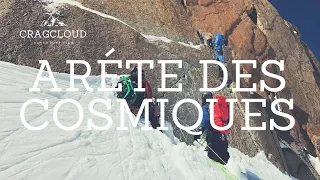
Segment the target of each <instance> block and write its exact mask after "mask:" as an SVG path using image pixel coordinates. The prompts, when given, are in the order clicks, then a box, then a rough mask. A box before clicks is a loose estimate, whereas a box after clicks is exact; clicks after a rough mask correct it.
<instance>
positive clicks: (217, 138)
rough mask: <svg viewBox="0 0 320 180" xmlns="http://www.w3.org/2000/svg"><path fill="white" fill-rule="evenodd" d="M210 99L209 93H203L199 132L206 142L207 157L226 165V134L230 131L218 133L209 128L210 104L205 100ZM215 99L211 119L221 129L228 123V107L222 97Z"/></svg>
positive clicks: (227, 157)
mask: <svg viewBox="0 0 320 180" xmlns="http://www.w3.org/2000/svg"><path fill="white" fill-rule="evenodd" d="M212 98H213V95H212V93H211V92H208V93H205V94H204V95H203V96H202V112H203V119H202V123H201V130H202V132H203V134H204V135H205V138H206V141H207V146H208V147H207V151H208V157H209V158H210V159H212V160H214V161H216V162H219V163H221V164H223V165H226V164H227V162H228V160H229V158H230V155H229V152H228V141H227V136H226V133H228V132H229V131H230V130H226V131H218V130H216V129H214V128H213V127H212V126H211V124H210V103H209V102H206V100H207V99H212ZM215 99H217V100H218V102H216V103H215V104H214V116H213V119H214V122H215V124H216V125H217V126H220V127H223V126H225V125H226V124H227V123H228V121H229V105H228V103H227V102H226V98H225V97H224V96H216V97H215Z"/></svg>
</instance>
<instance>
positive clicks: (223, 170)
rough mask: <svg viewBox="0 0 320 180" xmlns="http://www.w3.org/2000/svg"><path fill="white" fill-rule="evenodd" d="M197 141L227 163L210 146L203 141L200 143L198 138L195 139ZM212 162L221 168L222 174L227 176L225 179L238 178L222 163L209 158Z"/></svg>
mask: <svg viewBox="0 0 320 180" xmlns="http://www.w3.org/2000/svg"><path fill="white" fill-rule="evenodd" d="M201 140H202V141H205V140H203V139H201ZM196 142H197V143H199V144H200V145H201V146H202V147H204V148H209V149H210V150H211V151H212V152H213V153H214V154H215V155H216V156H217V157H218V158H219V159H220V160H221V161H222V162H223V163H224V164H227V163H226V162H225V161H224V160H223V159H222V158H221V157H220V156H219V155H218V154H217V153H216V152H215V151H214V150H213V149H212V148H211V147H210V146H208V145H207V146H205V145H203V143H200V142H199V141H198V140H196ZM211 161H212V162H214V163H215V164H216V165H217V166H220V169H221V170H222V172H223V173H224V175H225V176H226V177H227V179H237V180H240V179H239V178H238V177H237V176H236V175H234V174H233V173H232V172H231V171H229V170H228V169H227V168H226V167H224V165H222V164H220V163H218V162H216V161H214V160H211Z"/></svg>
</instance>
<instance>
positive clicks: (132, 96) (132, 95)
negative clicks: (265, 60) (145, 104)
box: [117, 76, 137, 104]
mask: <svg viewBox="0 0 320 180" xmlns="http://www.w3.org/2000/svg"><path fill="white" fill-rule="evenodd" d="M118 83H121V84H122V91H120V92H117V97H118V98H121V99H125V100H126V101H127V103H128V104H133V103H134V102H135V101H136V99H137V93H136V92H135V91H134V86H133V84H132V81H131V79H130V78H129V77H127V76H121V77H120V81H119V82H118Z"/></svg>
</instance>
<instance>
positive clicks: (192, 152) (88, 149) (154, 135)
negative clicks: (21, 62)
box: [0, 62, 291, 180]
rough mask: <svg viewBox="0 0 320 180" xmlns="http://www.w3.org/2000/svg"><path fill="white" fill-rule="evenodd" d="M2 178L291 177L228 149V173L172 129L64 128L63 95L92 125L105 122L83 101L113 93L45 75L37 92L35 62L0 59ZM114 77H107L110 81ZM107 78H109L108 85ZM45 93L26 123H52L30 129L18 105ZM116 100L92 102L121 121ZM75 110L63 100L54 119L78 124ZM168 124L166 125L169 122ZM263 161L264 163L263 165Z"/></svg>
mask: <svg viewBox="0 0 320 180" xmlns="http://www.w3.org/2000/svg"><path fill="white" fill-rule="evenodd" d="M0 70H1V72H2V73H1V75H0V76H1V77H0V78H1V82H0V88H1V90H2V92H3V93H1V95H0V104H1V106H0V107H1V109H0V112H1V122H0V125H1V126H0V127H1V128H0V179H15V180H16V179H112V180H114V179H119V180H123V179H130V180H133V179H159V180H160V179H161V180H162V179H192V180H193V179H204V180H205V179H227V178H228V176H227V175H226V172H227V173H229V174H233V175H235V176H237V177H239V179H291V178H290V177H288V176H287V175H284V174H282V173H281V172H280V171H279V170H278V169H277V168H276V167H275V166H273V165H272V163H270V162H269V161H268V160H267V158H266V156H265V155H264V153H263V152H261V153H259V154H258V155H257V156H256V157H253V158H250V157H248V156H246V155H244V154H242V153H241V152H240V151H238V150H237V149H234V148H230V149H229V151H230V154H231V159H230V161H229V163H228V165H227V166H226V169H227V170H226V172H225V171H224V170H222V169H221V167H220V166H218V165H217V164H216V163H214V162H212V161H211V160H210V159H208V158H207V157H206V155H205V152H204V151H203V148H202V147H197V146H187V145H186V144H185V143H182V142H179V141H178V140H177V139H176V138H174V137H173V135H172V134H173V133H172V132H170V131H169V132H166V133H165V134H162V133H161V132H159V131H155V130H154V131H142V130H141V126H144V123H143V120H141V121H140V122H139V125H138V127H137V128H132V127H131V126H130V125H129V130H128V131H117V130H116V128H115V127H116V125H113V126H112V127H111V128H110V129H109V130H107V131H96V130H86V129H87V124H86V123H82V124H81V125H80V127H79V128H77V130H75V131H70V132H69V131H63V130H61V129H59V128H58V127H57V126H56V125H54V122H53V118H52V111H53V106H54V105H55V104H56V103H57V102H58V101H60V100H62V99H68V98H70V99H74V100H76V101H78V102H79V103H80V104H81V105H83V108H84V112H85V115H84V119H87V118H92V119H93V121H94V123H95V124H96V125H100V126H102V125H104V124H105V123H106V122H105V120H103V119H98V118H97V117H91V116H92V115H91V114H89V113H88V112H89V111H88V108H87V104H88V102H89V101H90V100H92V99H94V98H104V99H108V98H110V99H115V97H114V95H113V93H112V92H92V93H91V92H86V91H85V88H84V86H83V85H82V84H81V83H79V82H77V84H76V87H78V88H79V89H80V91H79V92H61V93H53V92H50V91H49V89H50V88H51V86H52V85H51V83H50V82H42V83H40V84H39V87H41V89H42V91H41V92H39V93H35V92H29V91H28V88H29V87H32V85H33V82H34V80H35V78H36V75H37V72H38V70H37V69H34V68H30V67H24V66H17V65H13V64H10V63H5V62H0ZM54 76H55V79H56V80H57V83H58V84H59V86H61V87H62V88H66V87H68V86H69V77H68V76H69V75H68V74H59V73H54ZM87 80H88V82H89V85H90V86H91V87H95V86H99V85H100V82H99V81H100V78H99V77H95V76H90V77H89V78H87ZM115 82H116V80H114V81H113V82H112V83H115ZM112 83H111V82H109V83H108V84H109V85H111V84H112ZM32 98H38V99H48V101H49V109H48V110H47V111H44V110H43V107H42V106H41V105H39V104H31V105H30V106H29V107H28V108H27V110H26V119H27V121H28V123H29V124H30V125H33V126H38V125H41V124H43V123H44V122H45V121H48V122H49V125H48V126H47V127H46V129H44V130H41V131H30V130H28V129H26V128H25V127H24V126H23V125H22V123H21V121H20V117H19V111H20V108H21V106H22V104H23V103H24V102H25V101H27V100H28V99H32ZM117 108H119V106H118V105H113V106H112V109H111V110H107V108H106V107H105V106H103V105H101V106H100V105H97V106H96V107H95V109H96V110H97V111H100V112H103V111H105V112H107V113H108V114H110V115H111V116H112V117H113V119H114V123H119V122H117V121H115V119H119V113H116V112H117ZM77 117H78V112H77V109H76V108H75V107H74V106H72V105H70V104H66V105H63V106H61V109H60V110H59V116H58V118H59V120H60V122H61V123H62V124H63V125H65V126H72V125H74V124H75V121H76V120H75V119H77ZM168 126H170V124H168ZM262 167H263V168H262Z"/></svg>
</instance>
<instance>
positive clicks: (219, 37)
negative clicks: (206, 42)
mask: <svg viewBox="0 0 320 180" xmlns="http://www.w3.org/2000/svg"><path fill="white" fill-rule="evenodd" d="M213 44H215V45H219V46H223V45H224V36H223V35H222V34H219V33H217V34H216V36H215V37H214V41H213Z"/></svg>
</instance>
